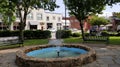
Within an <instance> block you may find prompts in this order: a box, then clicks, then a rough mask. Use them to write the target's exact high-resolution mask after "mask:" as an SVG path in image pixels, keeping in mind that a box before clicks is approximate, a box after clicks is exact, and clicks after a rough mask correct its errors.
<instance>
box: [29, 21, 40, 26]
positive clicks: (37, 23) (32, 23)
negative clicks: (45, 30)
mask: <svg viewBox="0 0 120 67" xmlns="http://www.w3.org/2000/svg"><path fill="white" fill-rule="evenodd" d="M29 24H30V25H39V24H40V23H39V22H37V21H31V22H29Z"/></svg>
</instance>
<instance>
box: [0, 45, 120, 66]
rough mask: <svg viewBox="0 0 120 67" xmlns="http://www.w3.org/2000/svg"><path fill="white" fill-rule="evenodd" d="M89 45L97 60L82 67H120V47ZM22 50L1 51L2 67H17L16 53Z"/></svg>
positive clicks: (0, 63)
mask: <svg viewBox="0 0 120 67" xmlns="http://www.w3.org/2000/svg"><path fill="white" fill-rule="evenodd" d="M83 45H88V46H90V47H92V48H93V49H95V50H96V52H97V60H96V61H94V62H92V63H90V64H87V65H84V66H82V67H120V46H105V45H99V46H98V44H97V45H95V44H83ZM19 49H20V48H16V49H7V50H0V67H17V66H16V64H15V57H16V55H15V53H16V51H18V50H19Z"/></svg>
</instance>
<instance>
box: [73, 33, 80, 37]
mask: <svg viewBox="0 0 120 67" xmlns="http://www.w3.org/2000/svg"><path fill="white" fill-rule="evenodd" d="M80 35H81V34H80V33H73V34H72V37H80Z"/></svg>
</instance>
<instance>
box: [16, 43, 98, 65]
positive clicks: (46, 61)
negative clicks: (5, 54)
mask: <svg viewBox="0 0 120 67" xmlns="http://www.w3.org/2000/svg"><path fill="white" fill-rule="evenodd" d="M61 46H62V47H74V48H80V49H84V50H87V51H88V52H87V53H86V54H81V55H80V56H76V57H63V58H34V57H30V56H27V55H26V53H28V52H30V51H33V50H38V49H43V48H48V47H55V46H53V45H39V46H35V47H30V48H23V49H21V50H19V51H17V52H16V64H17V65H18V67H77V66H82V65H84V64H87V63H91V62H93V61H95V60H96V52H95V50H93V49H92V48H90V47H88V46H85V45H80V44H78V45H75V44H74V45H61Z"/></svg>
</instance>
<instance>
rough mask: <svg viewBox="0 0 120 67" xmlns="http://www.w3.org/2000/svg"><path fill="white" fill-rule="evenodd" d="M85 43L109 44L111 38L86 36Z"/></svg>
mask: <svg viewBox="0 0 120 67" xmlns="http://www.w3.org/2000/svg"><path fill="white" fill-rule="evenodd" d="M83 41H84V42H85V41H103V42H106V44H109V36H84V38H83Z"/></svg>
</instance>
